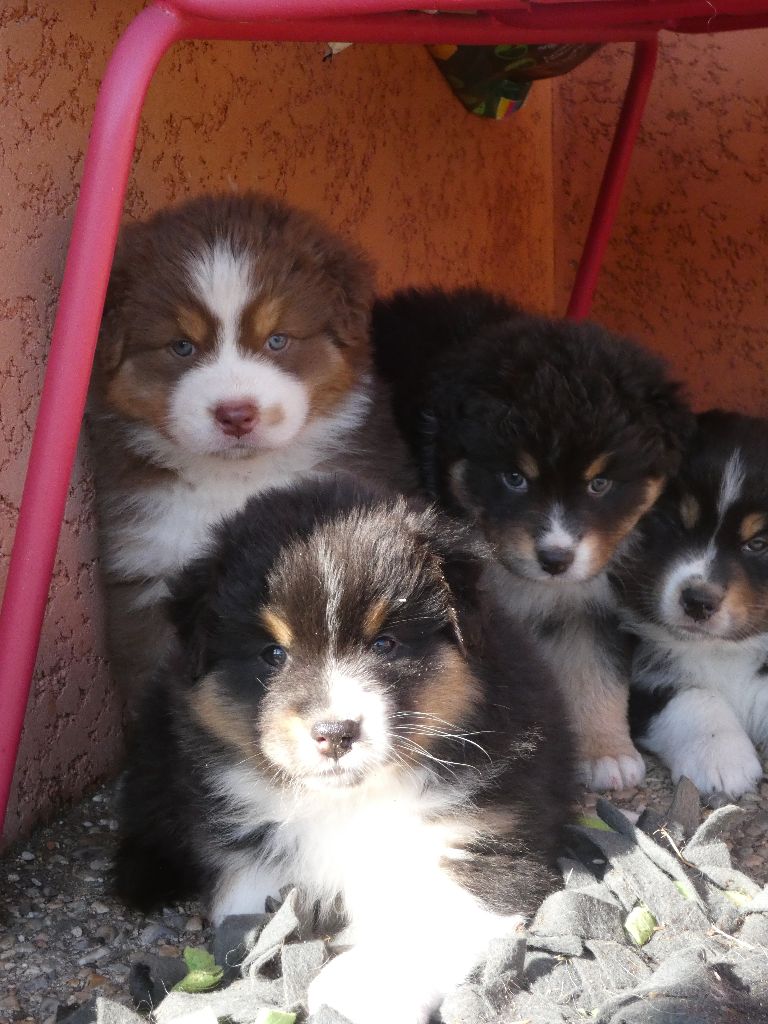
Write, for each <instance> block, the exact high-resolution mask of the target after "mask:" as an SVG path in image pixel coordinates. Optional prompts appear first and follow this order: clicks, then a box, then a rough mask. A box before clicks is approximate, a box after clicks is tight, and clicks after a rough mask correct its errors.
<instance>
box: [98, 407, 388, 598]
mask: <svg viewBox="0 0 768 1024" xmlns="http://www.w3.org/2000/svg"><path fill="white" fill-rule="evenodd" d="M368 406H369V398H368V395H367V394H366V393H365V392H360V393H358V394H353V395H351V396H350V397H349V399H347V401H346V402H345V403H344V404H343V406H342V408H341V409H340V410H339V411H338V412H337V413H336V414H335V415H334V416H333V417H328V418H324V419H318V420H314V421H313V422H312V423H310V424H309V425H308V426H307V427H306V428H305V430H304V431H303V432H302V433H301V435H300V436H299V437H298V438H297V439H296V440H295V441H294V442H292V443H291V444H290V445H288V446H287V447H286V448H284V449H275V450H268V451H263V452H261V453H259V454H258V455H256V456H254V457H251V458H243V459H236V458H224V457H221V456H217V455H190V454H187V455H183V454H180V453H179V451H178V449H177V448H176V447H175V446H172V445H170V444H169V443H166V442H164V441H163V440H162V439H159V438H158V436H157V435H155V434H154V432H152V434H151V435H150V434H149V432H148V431H143V430H141V429H139V430H137V431H136V439H135V447H136V450H137V451H138V452H140V453H145V454H150V455H151V457H152V458H153V460H156V461H157V462H158V463H159V464H160V465H163V466H165V467H167V468H168V469H170V470H171V473H169V474H164V475H163V476H162V477H159V478H158V482H157V483H156V484H154V485H152V484H150V485H145V486H144V487H143V488H142V489H141V490H139V491H133V492H117V493H113V494H112V495H111V496H110V498H109V499H108V500H107V501H106V502H105V509H106V517H105V518H106V520H107V522H106V524H105V525H106V529H105V531H104V534H105V535H104V544H103V547H104V559H105V564H106V569H107V571H108V572H109V573H110V574H111V575H112V576H114V577H117V578H119V579H126V580H144V581H146V583H147V586H146V588H145V590H144V591H143V593H142V596H141V598H140V599H139V603H141V604H151V603H153V602H154V601H156V600H158V599H159V598H161V597H163V596H164V595H165V592H166V591H165V583H164V580H165V579H166V578H167V577H168V576H169V575H171V574H173V573H175V572H176V571H178V570H179V569H180V568H181V567H182V566H183V565H184V564H185V563H186V562H188V561H189V560H190V559H191V558H194V557H196V556H197V555H200V554H202V552H203V551H204V549H205V546H206V544H207V542H208V538H209V535H210V531H211V528H212V527H214V526H216V525H217V524H218V523H219V522H221V520H222V519H224V518H225V517H226V516H228V515H231V514H233V513H235V512H238V511H240V510H241V509H242V508H243V506H244V505H245V503H246V502H247V500H248V499H249V498H250V497H252V496H254V495H256V494H258V493H260V492H263V491H265V490H267V489H269V488H271V487H281V486H284V485H286V484H289V483H291V482H292V481H295V480H298V479H301V478H303V477H306V476H308V475H311V474H313V473H315V472H321V471H322V467H323V464H324V462H326V460H328V459H329V458H331V457H333V456H334V455H335V454H337V453H338V451H339V450H340V449H341V448H342V447H343V446H344V445H345V444H348V443H349V442H350V439H351V437H352V436H353V431H354V430H355V428H356V427H358V426H359V425H360V423H361V422H362V421H363V420H364V418H365V416H366V414H367V411H368Z"/></svg>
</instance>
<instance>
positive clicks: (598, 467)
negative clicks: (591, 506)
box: [584, 452, 611, 481]
mask: <svg viewBox="0 0 768 1024" xmlns="http://www.w3.org/2000/svg"><path fill="white" fill-rule="evenodd" d="M610 458H611V453H610V452H603V454H602V455H598V456H597V458H596V459H593V460H592V462H590V464H589V465H588V466H587V468H586V469H585V470H584V479H585V480H587V481H589V480H593V479H594V478H595V477H596V476H601V475H602V474H603V473H604V472H605V468H606V466H607V465H608V462H609V460H610Z"/></svg>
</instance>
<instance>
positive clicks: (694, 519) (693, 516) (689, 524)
mask: <svg viewBox="0 0 768 1024" xmlns="http://www.w3.org/2000/svg"><path fill="white" fill-rule="evenodd" d="M700 516H701V506H700V505H699V503H698V501H697V500H696V498H694V496H693V495H692V494H686V495H684V496H683V497H682V498H681V500H680V519H681V520H682V523H683V526H684V527H685V528H686V530H692V529H693V528H694V526H695V525H696V523H698V521H699V517H700Z"/></svg>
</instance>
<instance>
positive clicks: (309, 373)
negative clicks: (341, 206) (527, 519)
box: [90, 193, 405, 691]
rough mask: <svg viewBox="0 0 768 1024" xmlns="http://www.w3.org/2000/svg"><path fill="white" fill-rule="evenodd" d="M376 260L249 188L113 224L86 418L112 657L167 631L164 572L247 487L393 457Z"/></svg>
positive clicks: (130, 665)
mask: <svg viewBox="0 0 768 1024" xmlns="http://www.w3.org/2000/svg"><path fill="white" fill-rule="evenodd" d="M372 289H373V281H372V271H371V268H370V266H369V264H368V263H367V261H366V260H365V259H364V258H363V257H362V256H361V254H360V253H359V252H357V251H356V250H355V249H354V248H352V247H351V246H350V245H348V244H347V243H346V242H344V241H342V240H341V239H340V238H338V237H337V236H336V235H334V234H333V233H332V232H330V231H329V230H328V229H327V228H325V227H324V226H323V225H322V224H320V223H319V222H318V221H317V220H316V219H315V218H314V217H312V216H310V215H309V214H306V213H303V212H301V211H299V210H296V209H293V208H291V207H289V206H287V205H285V204H284V203H281V202H278V201H276V200H273V199H270V198H267V197H265V196H262V195H259V194H257V193H247V194H243V195H234V194H233V195H225V196H217V197H214V196H205V197H201V198H197V199H193V200H192V201H190V202H187V203H184V204H183V205H181V206H178V207H176V208H171V209H167V210H163V211H161V212H159V213H158V214H156V215H155V216H154V217H152V218H151V219H150V220H149V221H147V222H146V223H139V224H133V225H131V226H129V227H127V228H126V229H125V230H124V232H123V234H122V237H121V239H120V242H119V245H118V250H117V254H116V257H115V262H114V267H113V270H112V277H111V280H110V284H109V290H108V294H107V300H106V306H105V311H104V318H103V323H102V329H101V337H100V340H99V346H98V350H97V354H96V364H95V370H94V376H93V384H92V393H91V403H90V424H91V437H92V443H93V450H94V452H95V461H96V472H97V489H98V504H99V511H100V521H101V540H102V562H103V571H104V574H105V577H106V585H107V593H108V622H109V635H110V648H111V656H112V661H113V669H114V671H115V674H116V675H117V676H118V678H119V679H120V680H121V682H122V683H123V685H124V686H125V687H126V688H127V689H128V690H129V691H131V690H133V689H135V688H136V687H137V686H140V685H141V684H142V683H143V681H144V680H145V679H146V678H147V676H148V674H149V673H150V672H151V671H152V669H153V667H154V666H155V665H156V664H157V661H158V659H159V658H160V657H161V655H162V653H163V650H164V648H165V645H166V642H167V637H168V627H167V625H166V622H165V617H164V615H163V614H162V611H161V608H162V604H161V603H162V601H163V599H164V598H165V596H166V593H167V591H166V584H165V581H166V578H167V577H168V575H169V574H171V573H174V572H176V571H177V570H178V569H179V568H180V567H181V566H182V565H184V564H185V563H186V562H187V561H188V560H189V559H190V558H191V557H193V556H195V555H198V554H200V552H201V549H202V548H203V546H204V545H205V543H206V538H207V535H208V530H209V527H210V526H211V525H212V524H215V523H217V522H218V521H219V520H221V519H222V517H224V516H226V515H227V514H229V513H231V512H234V511H236V510H238V509H240V508H241V507H242V506H243V505H244V504H245V501H246V500H247V498H248V497H249V496H250V495H252V494H254V493H256V492H258V491H261V490H263V489H264V488H266V487H272V486H275V485H277V484H281V483H286V482H287V481H289V480H292V479H296V478H297V477H300V476H304V475H306V474H308V473H313V472H315V471H318V470H323V469H338V468H342V469H348V470H350V471H353V472H363V473H366V472H367V473H370V474H371V475H372V476H375V477H378V478H380V479H383V480H384V481H389V482H393V483H397V482H399V479H398V473H399V470H400V467H401V466H402V464H403V463H404V461H405V460H404V458H403V456H402V452H401V449H400V448H399V445H398V443H397V441H396V435H395V431H394V430H388V428H387V424H386V422H385V421H386V413H385V411H384V410H385V408H386V404H387V403H386V402H377V400H376V394H375V390H374V386H373V385H372V382H371V378H370V375H369V370H370V362H371V358H370V345H369V339H368V323H369V308H370V305H371V302H372Z"/></svg>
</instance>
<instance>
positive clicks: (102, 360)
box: [95, 224, 145, 375]
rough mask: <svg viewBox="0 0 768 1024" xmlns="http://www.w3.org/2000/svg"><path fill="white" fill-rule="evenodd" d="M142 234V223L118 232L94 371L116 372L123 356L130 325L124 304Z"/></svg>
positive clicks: (134, 270)
mask: <svg viewBox="0 0 768 1024" xmlns="http://www.w3.org/2000/svg"><path fill="white" fill-rule="evenodd" d="M144 233H145V232H144V225H143V224H129V225H127V226H126V227H124V228H122V229H121V231H120V236H119V238H118V240H117V248H116V249H115V256H114V259H113V261H112V270H111V272H110V275H109V284H108V285H107V295H106V298H105V300H104V312H103V313H102V317H101V327H100V328H99V343H98V347H97V349H96V360H95V365H96V369H97V370H98V371H100V372H101V373H104V374H107V375H109V374H111V373H113V372H114V371H115V370H116V369H117V367H118V366H119V365H120V362H121V360H122V357H123V348H124V346H125V338H126V332H127V330H128V327H129V324H130V316H129V314H128V311H127V309H126V304H127V300H128V297H129V295H130V293H131V290H132V287H133V283H134V276H135V274H136V273H137V272H138V268H139V266H140V255H141V252H142V251H143V249H144Z"/></svg>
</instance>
